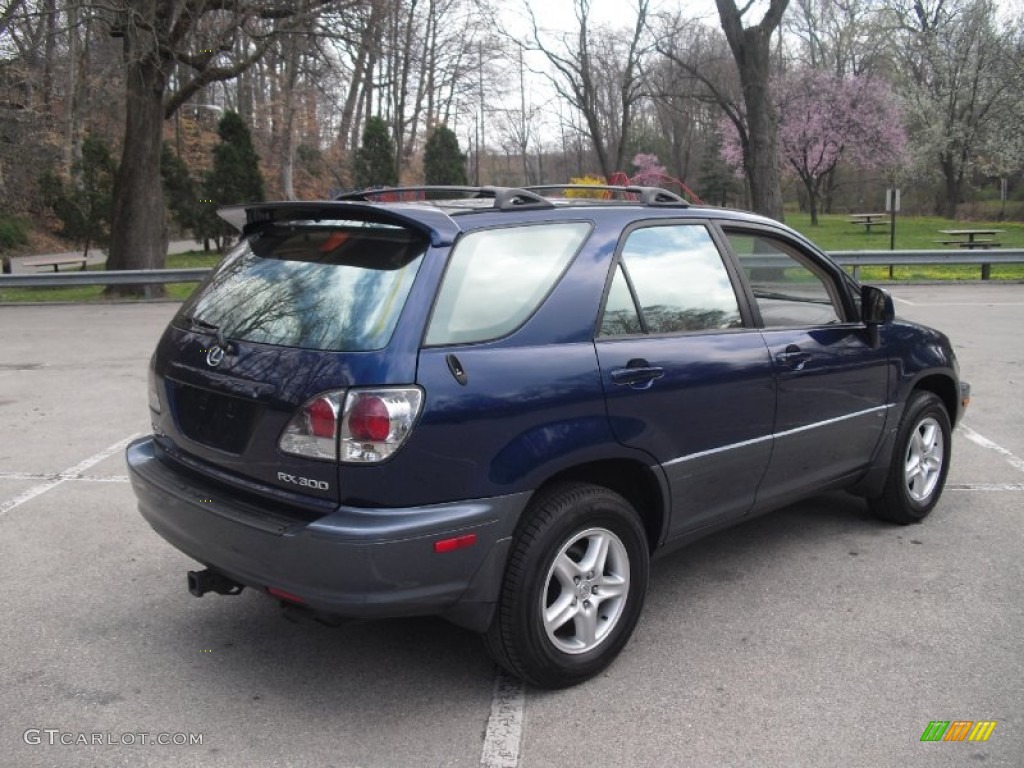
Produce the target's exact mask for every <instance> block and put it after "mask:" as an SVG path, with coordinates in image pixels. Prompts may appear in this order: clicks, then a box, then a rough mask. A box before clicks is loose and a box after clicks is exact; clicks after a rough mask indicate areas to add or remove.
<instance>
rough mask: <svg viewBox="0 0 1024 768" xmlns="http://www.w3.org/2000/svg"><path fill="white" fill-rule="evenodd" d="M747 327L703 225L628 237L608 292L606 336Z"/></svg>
mask: <svg viewBox="0 0 1024 768" xmlns="http://www.w3.org/2000/svg"><path fill="white" fill-rule="evenodd" d="M742 326H743V319H742V317H741V316H740V309H739V304H738V302H737V300H736V292H735V290H734V289H733V285H732V281H731V280H730V278H729V273H728V271H727V270H726V268H725V264H724V262H723V261H722V255H721V254H720V253H719V251H718V248H717V247H716V246H715V243H714V241H713V240H712V239H711V235H710V234H709V233H708V230H707V229H706V228H705V227H704V226H701V225H697V224H678V225H664V226H653V227H646V228H643V229H637V230H634V231H633V232H631V233H630V234H629V235H628V236H627V238H626V242H625V244H624V245H623V247H622V253H621V255H620V258H619V265H618V267H617V268H616V271H615V275H614V276H613V278H612V284H611V287H610V289H609V292H608V299H607V301H606V304H605V310H604V315H603V317H602V321H601V327H600V332H599V333H600V335H601V336H604V337H610V336H624V335H633V334H637V333H649V334H666V333H688V332H693V331H714V330H722V329H727V328H740V327H742Z"/></svg>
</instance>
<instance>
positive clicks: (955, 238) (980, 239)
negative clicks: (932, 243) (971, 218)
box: [937, 229, 1003, 250]
mask: <svg viewBox="0 0 1024 768" xmlns="http://www.w3.org/2000/svg"><path fill="white" fill-rule="evenodd" d="M1000 232H1003V230H1001V229H940V230H939V234H941V235H949V239H947V240H938V241H937V242H940V243H942V244H943V245H956V246H959V247H960V248H968V249H970V250H974V249H975V248H998V247H999V246H1000V245H1001V243H998V242H996V239H995V236H996V235H998V234H999V233H1000ZM965 238H966V239H965Z"/></svg>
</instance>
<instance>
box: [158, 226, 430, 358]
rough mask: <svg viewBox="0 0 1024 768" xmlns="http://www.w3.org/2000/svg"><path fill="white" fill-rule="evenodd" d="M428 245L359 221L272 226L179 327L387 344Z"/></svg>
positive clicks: (338, 346)
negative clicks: (196, 326) (198, 327)
mask: <svg viewBox="0 0 1024 768" xmlns="http://www.w3.org/2000/svg"><path fill="white" fill-rule="evenodd" d="M426 248H427V241H426V240H425V238H424V237H423V236H422V235H420V234H419V233H417V232H413V231H410V230H406V229H403V228H401V227H394V226H385V225H372V224H361V223H359V222H335V223H334V224H333V225H332V224H329V223H324V222H320V223H316V224H314V223H306V222H291V223H289V224H287V225H275V226H272V227H267V228H266V229H264V230H262V231H260V232H258V233H257V234H255V235H253V236H252V237H250V238H248V239H247V240H245V241H243V242H242V243H240V244H239V246H238V247H237V248H235V249H234V250H233V251H232V252H231V253H229V254H228V255H227V256H226V257H225V258H224V260H223V261H222V262H221V263H220V264H219V265H218V266H217V268H216V269H215V270H214V272H213V274H212V275H211V277H210V278H209V279H208V280H207V282H206V283H205V284H204V285H202V286H201V287H200V288H199V289H198V290H197V291H196V293H195V294H193V296H192V297H191V298H190V299H189V300H188V301H187V302H186V303H185V305H184V306H183V307H182V309H181V311H180V312H179V313H178V316H177V318H176V319H175V322H176V323H177V324H178V325H180V326H183V327H188V326H189V325H191V324H195V325H199V326H203V327H216V328H219V329H220V331H221V332H222V333H223V335H224V336H225V337H227V338H232V339H238V340H244V341H253V342H260V343H264V344H277V345H281V346H287V347H302V348H306V349H323V350H332V351H358V350H369V349H380V348H382V347H384V346H386V345H387V343H388V341H389V340H390V338H391V333H392V332H393V331H394V328H395V324H396V323H397V322H398V316H399V314H400V313H401V311H402V307H403V306H404V305H405V300H406V297H407V296H408V294H409V289H410V288H411V287H412V282H413V280H414V278H415V277H416V272H417V270H418V269H419V265H420V262H421V261H422V258H423V254H424V253H425V252H426Z"/></svg>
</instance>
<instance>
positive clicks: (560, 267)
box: [426, 222, 590, 344]
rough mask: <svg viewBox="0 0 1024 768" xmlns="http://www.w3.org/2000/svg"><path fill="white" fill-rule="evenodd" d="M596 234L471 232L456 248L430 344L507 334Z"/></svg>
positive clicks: (574, 226)
mask: <svg viewBox="0 0 1024 768" xmlns="http://www.w3.org/2000/svg"><path fill="white" fill-rule="evenodd" d="M589 231H590V225H589V224H587V223H581V222H576V223H566V224H542V225H535V226H526V227H512V228H507V229H488V230H481V231H479V232H470V233H469V234H467V235H465V236H464V237H462V238H461V239H460V240H459V241H458V242H457V243H456V245H455V247H454V249H453V251H452V254H451V259H450V261H449V263H448V269H447V271H446V272H445V276H444V283H443V284H442V286H441V290H440V292H439V293H438V296H437V303H436V305H435V306H434V313H433V315H432V317H431V319H430V328H429V329H428V330H427V339H426V343H427V344H459V343H468V342H478V341H487V340H490V339H496V338H499V337H501V336H506V335H508V334H509V333H511V332H512V331H514V330H515V329H516V328H518V327H519V326H520V325H522V324H523V322H525V321H526V318H528V317H529V316H530V315H531V314H532V313H533V311H534V310H536V309H537V307H538V306H540V303H541V301H543V299H544V297H545V296H546V295H547V294H548V292H549V291H550V290H551V288H552V287H553V286H554V285H555V283H556V282H557V281H558V278H559V276H560V275H561V274H562V272H563V271H564V270H565V268H566V266H567V265H568V264H569V261H570V259H572V257H573V255H574V254H575V253H576V251H577V250H579V247H580V245H582V244H583V241H584V239H586V236H587V233H588V232H589Z"/></svg>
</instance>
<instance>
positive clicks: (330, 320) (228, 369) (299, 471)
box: [151, 203, 450, 501]
mask: <svg viewBox="0 0 1024 768" xmlns="http://www.w3.org/2000/svg"><path fill="white" fill-rule="evenodd" d="M247 215H248V220H249V223H248V225H247V226H246V227H245V228H244V230H243V236H242V239H241V240H240V243H239V245H238V246H237V247H235V248H234V249H233V250H232V251H231V252H230V253H229V254H228V255H227V256H226V257H225V258H224V259H223V261H222V262H221V263H220V264H219V265H218V266H217V267H216V268H215V269H214V270H213V272H212V273H211V275H210V276H209V277H208V279H207V280H206V281H205V282H204V283H203V284H202V285H201V286H200V287H199V288H198V289H197V290H196V292H195V293H194V294H193V295H192V296H191V297H190V298H189V299H188V301H186V302H185V303H184V305H183V306H182V308H181V310H180V311H179V312H178V313H177V315H176V316H175V318H174V319H173V320H172V321H171V324H170V326H169V327H168V329H167V330H166V332H165V333H164V335H163V338H162V339H161V341H160V344H159V346H158V348H157V352H156V355H155V356H154V361H153V372H152V375H153V378H152V392H151V408H154V407H155V408H157V409H158V412H157V411H155V412H154V413H153V420H154V430H155V432H156V434H157V435H158V436H160V438H161V439H160V444H161V445H162V446H163V447H165V448H166V449H167V451H168V453H170V454H171V455H172V456H174V457H176V458H177V459H178V460H179V461H180V462H181V463H183V464H185V465H187V466H189V467H191V468H192V469H193V470H195V471H198V472H201V473H203V474H205V475H207V476H212V477H215V478H219V479H221V480H223V481H227V482H232V483H234V484H236V485H242V486H245V487H247V488H248V489H249V490H255V491H257V492H258V491H259V490H260V488H261V486H263V487H266V489H267V490H271V491H272V490H273V489H274V488H277V489H281V490H287V491H291V492H294V493H300V494H306V495H309V496H312V497H316V498H319V499H323V500H327V499H330V500H333V501H339V500H340V499H341V494H340V492H339V488H338V468H339V464H338V462H337V460H336V456H335V457H332V456H331V455H330V454H331V446H330V444H329V443H330V440H331V439H333V440H335V442H336V440H337V438H336V436H335V437H333V438H330V439H328V438H326V437H325V435H326V432H324V431H323V430H322V429H321V426H322V424H323V418H324V416H325V412H326V417H327V419H328V420H329V419H330V418H332V417H337V416H338V415H339V414H338V411H339V410H340V408H341V407H343V403H344V401H345V390H346V389H348V388H352V387H381V386H388V385H400V384H408V383H411V382H414V381H415V373H416V371H415V365H416V349H417V347H418V345H419V337H420V333H421V328H422V320H421V319H419V314H420V313H417V312H416V311H415V310H411V311H409V312H406V308H407V305H410V304H412V303H413V302H411V301H410V295H411V294H412V293H413V288H414V285H415V284H416V280H417V276H418V275H419V274H420V273H421V272H422V271H423V269H422V267H423V264H424V261H425V259H426V258H427V254H428V251H429V250H430V247H431V241H432V240H433V241H434V242H435V243H438V242H440V241H441V240H442V239H443V237H442V235H441V234H440V233H439V232H437V231H436V230H433V229H432V228H431V227H430V226H427V225H424V224H422V223H420V222H417V221H415V220H412V219H409V218H406V217H403V216H400V215H391V214H389V213H384V212H382V211H381V209H379V208H374V207H371V206H360V205H354V204H350V203H335V204H322V205H321V206H320V207H319V208H316V209H313V208H311V207H310V206H309V205H305V206H303V205H299V204H293V205H278V206H270V205H264V206H256V207H252V208H249V209H247ZM431 215H433V214H431ZM449 221H450V220H449ZM423 311H424V312H425V310H423ZM405 320H408V321H409V322H410V323H411V324H412V325H413V326H415V327H412V328H408V329H407V330H406V331H405V332H403V330H402V325H403V323H404V322H405ZM324 393H328V395H327V397H326V398H324V397H318V396H320V395H323V394H324ZM154 398H155V401H154ZM331 408H333V409H334V411H335V413H334V414H331V413H329V411H330V410H331ZM296 430H298V432H296ZM304 430H305V432H304ZM286 433H287V434H288V435H289V436H286ZM296 434H299V437H296V436H295V435H296ZM303 434H304V435H305V437H303V436H302V435H303ZM283 436H285V439H284V440H282V438H283ZM318 446H326V448H325V449H324V450H323V451H320V449H319V447H318Z"/></svg>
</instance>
